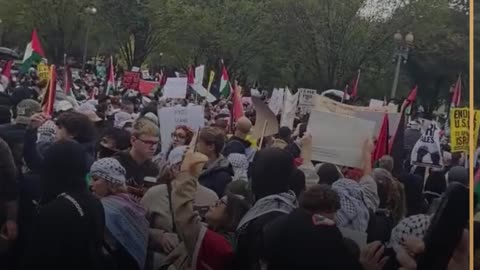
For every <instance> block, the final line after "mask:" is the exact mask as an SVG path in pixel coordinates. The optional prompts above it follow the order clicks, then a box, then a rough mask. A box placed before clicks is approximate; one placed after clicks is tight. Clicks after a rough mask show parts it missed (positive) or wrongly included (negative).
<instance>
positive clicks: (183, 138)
mask: <svg viewBox="0 0 480 270" xmlns="http://www.w3.org/2000/svg"><path fill="white" fill-rule="evenodd" d="M192 138H193V131H192V130H191V129H190V128H189V127H187V126H177V127H176V128H175V130H174V131H173V132H172V144H171V145H170V148H169V149H168V151H167V155H166V157H167V159H168V156H169V155H170V152H172V150H173V149H174V148H177V147H179V146H184V145H189V144H190V142H191V141H192Z"/></svg>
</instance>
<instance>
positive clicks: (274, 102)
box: [268, 88, 284, 115]
mask: <svg viewBox="0 0 480 270" xmlns="http://www.w3.org/2000/svg"><path fill="white" fill-rule="evenodd" d="M283 93H284V89H283V88H282V89H276V88H275V89H273V92H272V97H271V98H270V102H269V103H268V107H269V108H270V110H272V112H273V114H275V115H278V113H279V112H280V110H281V109H282V105H283Z"/></svg>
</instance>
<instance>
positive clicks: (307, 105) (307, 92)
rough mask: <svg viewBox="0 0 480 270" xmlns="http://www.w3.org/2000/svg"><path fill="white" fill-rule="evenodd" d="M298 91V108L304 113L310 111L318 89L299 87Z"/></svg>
mask: <svg viewBox="0 0 480 270" xmlns="http://www.w3.org/2000/svg"><path fill="white" fill-rule="evenodd" d="M298 91H299V93H300V94H299V96H298V108H299V109H300V111H301V112H302V113H310V111H311V110H312V107H313V105H314V103H315V96H316V95H317V90H314V89H305V88H299V89H298Z"/></svg>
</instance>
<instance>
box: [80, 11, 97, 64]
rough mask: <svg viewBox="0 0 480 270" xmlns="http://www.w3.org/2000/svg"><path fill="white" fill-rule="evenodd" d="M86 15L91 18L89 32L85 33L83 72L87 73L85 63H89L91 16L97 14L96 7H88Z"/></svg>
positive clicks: (88, 26) (88, 24) (88, 25)
mask: <svg viewBox="0 0 480 270" xmlns="http://www.w3.org/2000/svg"><path fill="white" fill-rule="evenodd" d="M85 13H86V14H87V15H88V16H89V21H88V22H87V32H86V33H85V44H84V46H83V61H82V70H83V71H85V63H86V61H87V50H88V36H89V34H90V26H91V18H90V16H91V15H95V14H97V9H96V8H95V7H86V8H85Z"/></svg>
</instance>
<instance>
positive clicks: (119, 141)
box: [97, 127, 130, 159]
mask: <svg viewBox="0 0 480 270" xmlns="http://www.w3.org/2000/svg"><path fill="white" fill-rule="evenodd" d="M129 147H130V133H129V132H128V131H126V130H123V129H120V128H115V127H112V128H109V129H107V130H106V131H105V133H104V134H103V136H102V137H101V139H100V142H99V143H98V145H97V158H98V159H100V158H106V157H112V156H114V155H115V154H116V153H118V152H120V151H125V150H127V149H128V148H129Z"/></svg>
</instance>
